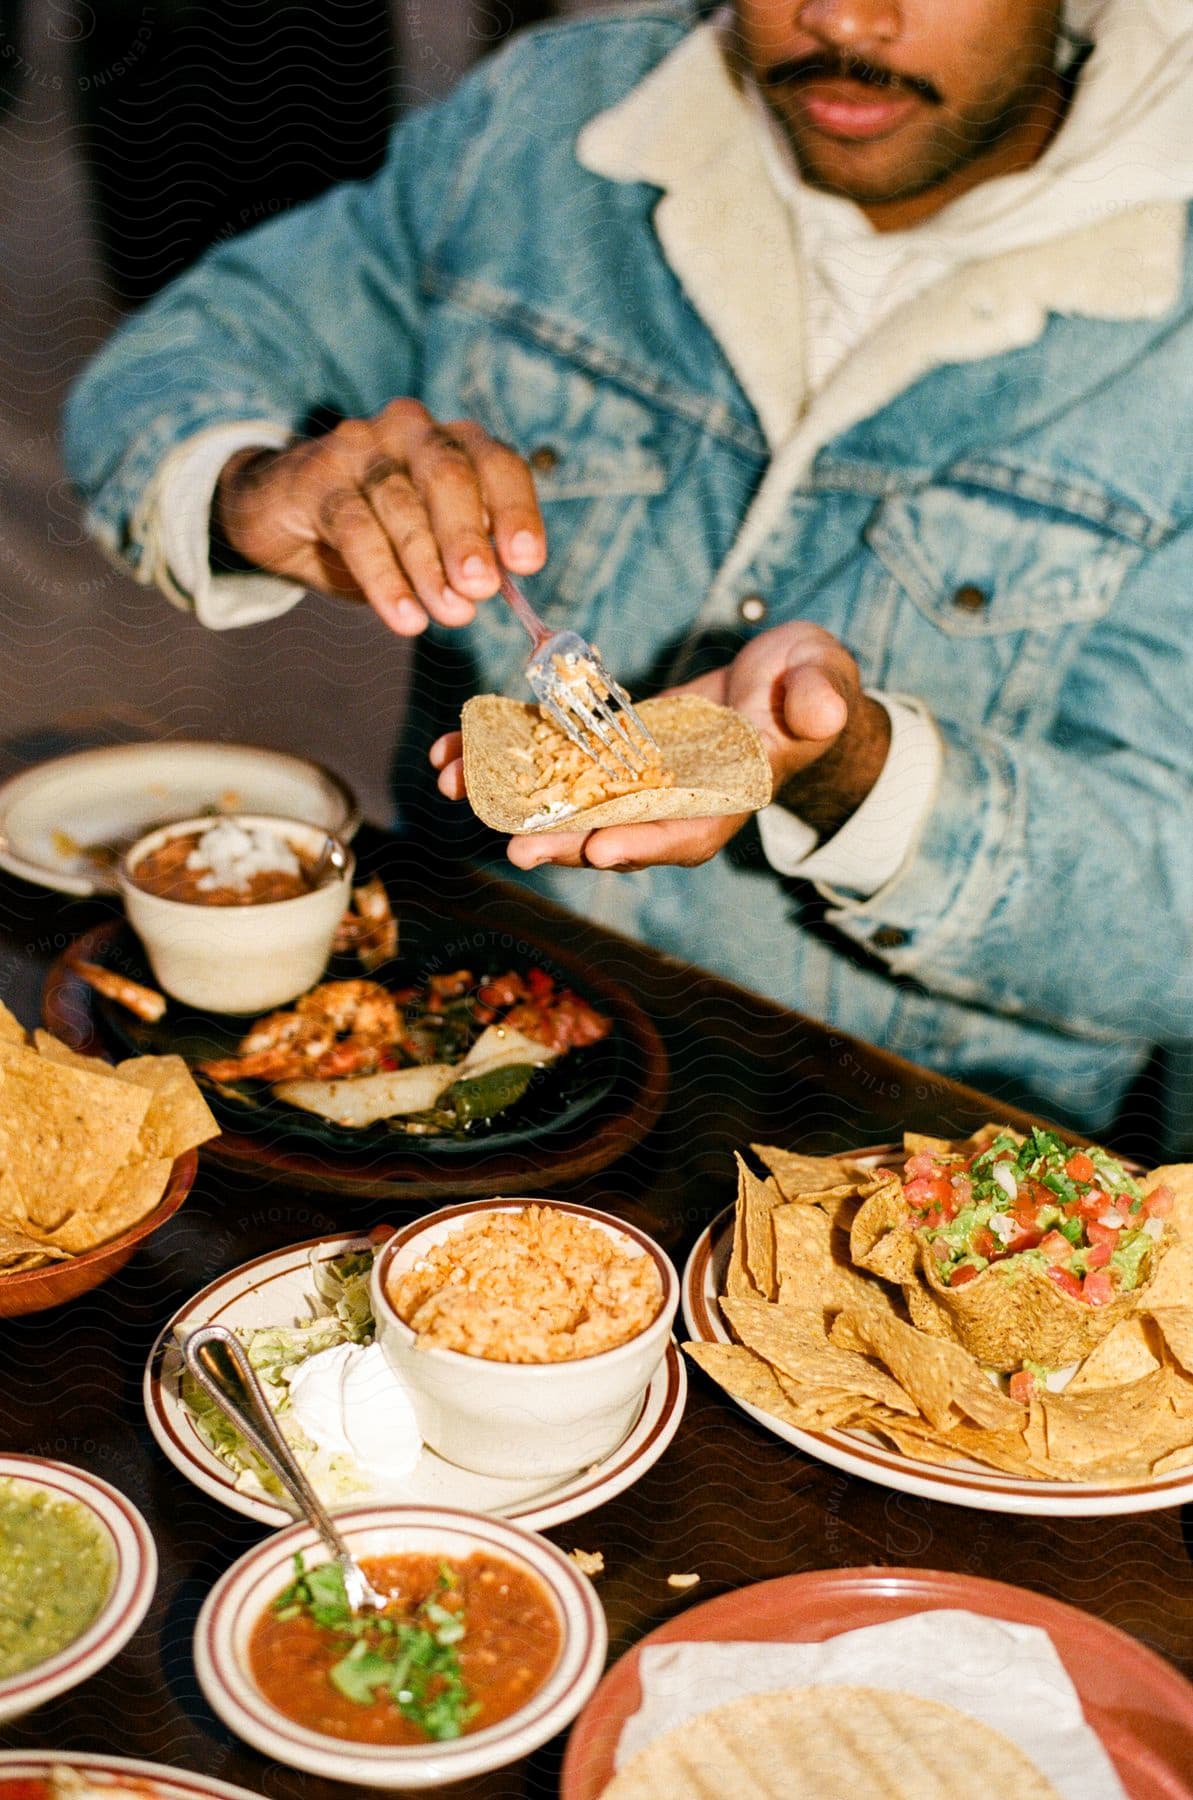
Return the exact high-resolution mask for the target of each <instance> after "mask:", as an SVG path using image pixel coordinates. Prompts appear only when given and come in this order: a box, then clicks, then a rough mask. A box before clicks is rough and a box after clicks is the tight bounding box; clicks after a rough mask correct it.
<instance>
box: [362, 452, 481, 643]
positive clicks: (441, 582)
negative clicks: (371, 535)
mask: <svg viewBox="0 0 1193 1800" xmlns="http://www.w3.org/2000/svg"><path fill="white" fill-rule="evenodd" d="M360 485H361V489H362V491H363V492H364V494H365V496H366V498H367V500H368V503H369V505H370V506H371V508H372V510H373V512H374V514H375V515H376V517H377V519H378V521H379V522H380V524H381V526H382V528H383V530H384V531H385V534H386V536H387V537H388V539H389V541H390V543H391V544H392V546H393V552H394V556H395V559H396V560H397V562H398V564H399V566H400V567H401V569H402V571H403V573H404V574H405V575H406V576H407V578H408V580H409V582H410V585H411V587H412V588H413V589H414V592H415V594H416V595H417V597H418V599H419V600H420V601H421V603H422V605H423V606H424V607H425V609H426V611H427V612H428V613H429V614H430V615H431V617H432V618H433V619H439V620H440V621H441V622H442V623H443V624H444V625H467V624H468V623H469V622H470V621H471V620H472V618H473V617H474V616H475V608H474V607H473V605H472V602H471V601H470V600H467V599H465V598H464V596H463V595H460V594H457V593H455V592H453V590H452V588H451V587H450V585H449V583H448V579H447V575H446V573H445V572H444V567H443V562H442V560H441V558H440V555H439V545H438V543H437V542H436V534H435V531H434V530H433V528H432V522H431V520H430V519H429V518H428V516H427V509H426V507H425V506H424V505H423V502H422V500H421V498H420V497H419V494H418V491H417V489H416V488H415V486H414V483H413V482H412V481H411V479H410V477H409V476H408V475H407V474H406V472H405V470H404V469H402V468H401V467H400V465H399V464H398V463H397V462H395V461H394V459H393V458H392V457H390V456H378V457H377V458H375V459H374V461H373V462H372V463H371V464H370V465H369V466H368V467H367V468H366V469H365V471H364V473H363V475H362V476H361V478H360Z"/></svg>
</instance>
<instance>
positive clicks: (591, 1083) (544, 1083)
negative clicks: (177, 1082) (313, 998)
mask: <svg viewBox="0 0 1193 1800" xmlns="http://www.w3.org/2000/svg"><path fill="white" fill-rule="evenodd" d="M402 935H403V944H402V953H401V955H399V956H397V957H395V958H394V959H393V960H392V961H391V962H388V963H385V964H383V966H382V967H381V968H379V969H376V970H374V971H373V975H372V977H371V979H373V980H375V981H379V982H382V983H383V984H384V985H385V986H387V987H395V988H397V987H409V986H411V985H412V984H413V983H414V982H416V981H417V980H419V979H420V977H422V976H424V975H429V974H434V973H436V972H438V971H446V970H449V969H459V968H469V969H471V970H472V971H473V973H474V974H475V975H477V977H478V978H479V977H481V976H485V975H499V974H502V973H503V972H504V971H505V970H507V969H516V970H518V971H519V972H520V973H525V972H526V971H527V970H529V969H531V968H539V969H542V970H543V971H544V972H545V973H546V974H548V975H551V976H553V977H554V979H555V980H557V981H560V982H564V983H566V985H567V986H568V987H570V988H572V989H573V990H574V991H575V992H576V993H577V994H579V995H580V996H581V998H582V999H584V1000H587V1001H589V1002H590V1004H591V1005H593V1006H595V1007H596V1008H597V1010H598V1011H600V1012H602V1013H604V1014H605V1016H606V1017H611V1016H612V1015H611V1014H610V1011H609V1006H608V1002H607V1001H605V1000H603V999H602V998H601V996H600V995H599V994H598V993H596V992H594V991H592V990H590V989H588V988H586V987H585V985H584V983H583V981H582V980H580V979H578V978H577V977H576V976H575V975H574V973H573V972H572V971H571V970H570V969H566V968H564V967H563V966H562V965H561V964H559V963H556V962H555V961H553V960H552V958H551V957H550V956H549V955H547V954H545V953H543V952H541V951H539V950H537V949H531V948H530V946H528V945H527V944H525V943H524V942H522V941H520V940H511V938H510V936H509V934H508V933H506V934H501V933H498V932H495V931H490V930H488V929H487V928H485V927H475V928H473V927H464V926H461V927H459V928H458V929H457V930H456V931H455V932H454V933H453V934H452V935H451V936H450V937H449V936H446V935H441V936H439V937H438V938H432V937H431V936H430V935H429V934H424V935H423V937H422V941H421V942H419V941H418V937H419V934H418V933H417V932H415V931H414V930H411V929H408V928H407V926H406V925H405V923H403V926H402ZM511 941H512V942H513V947H512V948H511ZM100 961H102V962H103V963H104V964H105V965H106V966H107V967H109V968H113V969H118V970H119V971H120V973H121V974H123V975H129V976H131V977H132V979H133V980H134V981H143V982H146V983H147V984H148V985H149V986H151V987H152V986H153V985H154V981H153V976H152V974H151V972H150V969H149V965H148V963H147V962H146V960H145V954H144V952H143V950H142V949H141V945H140V942H139V940H138V939H137V938H136V936H135V935H134V934H133V932H132V931H131V930H129V929H128V928H127V927H125V928H124V929H123V930H121V931H120V932H119V934H118V935H117V936H116V937H114V938H113V939H112V940H111V942H110V943H109V944H108V945H106V946H105V947H104V949H103V951H102V953H101V955H100ZM363 973H364V971H363V970H362V969H361V966H360V964H359V962H358V961H357V960H356V958H355V957H352V956H338V957H333V958H332V959H331V961H330V962H329V963H328V965H327V969H326V971H325V973H324V976H323V979H324V980H328V981H335V980H351V979H353V978H355V977H359V976H360V975H362V974H363ZM95 1012H96V1017H97V1018H98V1019H99V1021H100V1023H101V1025H102V1027H103V1030H104V1034H105V1036H106V1037H107V1038H108V1039H109V1040H110V1042H111V1044H112V1046H113V1048H114V1049H115V1050H116V1051H117V1052H125V1053H128V1054H130V1055H137V1056H145V1055H155V1056H164V1055H168V1054H173V1055H176V1056H181V1057H182V1058H183V1059H184V1060H185V1061H186V1062H188V1063H190V1064H191V1065H192V1066H193V1065H194V1064H196V1063H200V1062H205V1061H207V1060H209V1059H212V1058H215V1057H223V1056H234V1055H235V1054H236V1046H237V1045H238V1043H239V1042H240V1040H241V1038H242V1037H243V1036H244V1035H245V1033H246V1031H247V1030H248V1028H249V1026H250V1025H251V1024H252V1022H253V1018H254V1017H257V1016H259V1015H256V1014H253V1015H250V1016H248V1017H245V1018H238V1017H234V1016H232V1015H231V1014H227V1013H205V1012H198V1011H196V1010H195V1009H193V1008H191V1007H185V1006H183V1005H182V1004H181V1003H180V1002H179V1001H176V1000H171V1001H170V1003H169V1005H168V1006H167V1008H166V1011H165V1014H164V1016H163V1017H162V1018H161V1019H159V1020H158V1021H157V1022H156V1023H153V1024H150V1023H148V1022H146V1021H145V1020H143V1019H138V1018H136V1017H135V1016H134V1014H132V1013H130V1012H127V1011H126V1010H125V1009H124V1007H122V1006H117V1005H116V1003H115V1002H114V1001H111V1000H106V999H104V998H103V996H102V995H98V994H97V995H96V996H95ZM624 1057H625V1039H624V1034H623V1033H622V1032H621V1031H620V1029H619V1027H618V1023H617V1020H616V1018H614V1019H613V1029H612V1030H611V1031H610V1033H609V1035H608V1037H606V1038H602V1039H601V1041H600V1043H597V1044H589V1045H586V1046H585V1047H584V1048H583V1049H579V1050H569V1051H568V1052H567V1054H566V1055H565V1056H561V1057H559V1058H558V1060H557V1061H555V1062H553V1063H549V1064H548V1065H547V1066H546V1067H545V1068H543V1069H540V1070H538V1071H537V1072H536V1074H535V1075H534V1076H533V1077H532V1078H531V1082H530V1086H529V1087H528V1088H527V1090H526V1092H525V1094H523V1096H522V1098H521V1099H520V1100H518V1101H517V1102H516V1103H515V1104H514V1105H513V1106H509V1107H507V1108H506V1109H505V1110H504V1111H503V1112H501V1113H499V1114H498V1115H497V1117H496V1118H494V1119H492V1120H490V1121H487V1122H485V1121H477V1122H476V1123H474V1124H473V1125H472V1126H471V1127H470V1128H469V1129H468V1131H467V1132H466V1133H460V1134H451V1135H449V1134H446V1133H445V1134H439V1135H423V1134H421V1133H411V1132H404V1131H399V1130H395V1129H394V1128H393V1127H391V1126H387V1125H385V1124H377V1125H368V1126H362V1127H360V1128H358V1129H352V1128H350V1127H347V1126H344V1125H336V1124H334V1123H333V1121H332V1120H330V1119H321V1118H319V1117H318V1115H317V1114H315V1113H307V1112H302V1111H300V1109H299V1108H298V1107H295V1106H287V1105H286V1104H285V1102H284V1101H281V1100H278V1099H276V1098H275V1097H274V1095H273V1094H272V1093H271V1091H270V1090H269V1088H267V1087H264V1086H259V1085H254V1087H253V1089H252V1091H251V1093H250V1092H249V1090H248V1089H247V1088H246V1090H245V1095H246V1097H245V1099H243V1100H240V1099H236V1098H232V1097H230V1096H229V1094H228V1092H227V1090H226V1089H216V1088H213V1087H212V1086H211V1084H210V1083H209V1082H205V1081H204V1080H203V1077H202V1076H199V1077H198V1079H199V1081H200V1083H201V1084H202V1086H203V1089H204V1093H205V1096H206V1098H207V1102H208V1104H209V1105H210V1107H211V1110H212V1112H213V1113H214V1114H215V1116H216V1118H217V1119H218V1120H219V1121H220V1123H221V1124H222V1125H226V1126H227V1127H228V1129H229V1130H230V1131H235V1132H237V1133H238V1134H240V1135H241V1136H258V1135H260V1136H263V1137H269V1138H270V1139H271V1140H272V1141H273V1142H275V1143H276V1142H278V1140H279V1138H282V1137H287V1138H290V1139H295V1138H302V1139H305V1140H306V1141H307V1142H311V1143H315V1144H318V1145H320V1146H321V1147H322V1148H324V1149H330V1150H341V1151H345V1150H350V1151H352V1152H354V1153H355V1152H360V1151H372V1150H377V1151H390V1152H393V1151H394V1150H399V1149H404V1150H407V1151H418V1152H420V1153H421V1152H426V1153H427V1154H428V1155H433V1156H460V1155H467V1154H468V1152H469V1151H473V1150H485V1151H492V1150H504V1149H512V1148H515V1147H516V1146H518V1145H520V1144H528V1143H532V1142H534V1140H535V1139H537V1138H540V1137H544V1136H546V1135H547V1134H548V1133H549V1132H553V1131H559V1130H560V1129H562V1127H563V1126H565V1125H571V1124H574V1123H575V1122H576V1120H578V1119H580V1118H582V1117H583V1115H584V1114H585V1113H587V1112H589V1111H591V1109H592V1108H593V1107H594V1106H596V1105H597V1103H598V1101H601V1100H603V1099H604V1098H605V1096H606V1095H607V1094H608V1093H609V1092H610V1091H611V1089H612V1088H613V1085H614V1083H615V1082H616V1080H617V1077H618V1075H619V1074H620V1072H621V1068H622V1064H623V1061H624Z"/></svg>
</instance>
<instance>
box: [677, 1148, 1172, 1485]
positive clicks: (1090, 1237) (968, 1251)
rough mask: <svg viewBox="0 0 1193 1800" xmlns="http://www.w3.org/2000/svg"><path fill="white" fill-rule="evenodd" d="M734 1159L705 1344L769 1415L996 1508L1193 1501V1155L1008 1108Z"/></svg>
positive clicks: (796, 1432) (690, 1279) (708, 1354)
mask: <svg viewBox="0 0 1193 1800" xmlns="http://www.w3.org/2000/svg"><path fill="white" fill-rule="evenodd" d="M737 1164H738V1196H737V1201H736V1203H735V1205H734V1206H733V1207H730V1208H727V1209H726V1211H725V1212H724V1213H722V1214H721V1215H720V1216H719V1217H718V1218H717V1219H715V1220H714V1221H713V1223H712V1225H711V1226H709V1228H708V1229H707V1230H706V1231H705V1232H704V1234H703V1235H702V1236H701V1238H700V1239H699V1240H698V1242H697V1244H696V1246H695V1249H694V1250H693V1252H692V1255H691V1257H690V1258H689V1261H688V1265H687V1268H686V1270H685V1274H684V1314H685V1318H686V1320H687V1323H688V1328H689V1331H690V1332H691V1336H692V1340H693V1341H692V1342H690V1343H688V1344H686V1345H685V1349H686V1350H687V1352H688V1354H689V1355H690V1356H691V1357H692V1359H693V1361H694V1362H696V1363H697V1364H698V1365H699V1366H700V1367H701V1368H702V1369H703V1370H704V1371H705V1373H706V1374H708V1375H710V1376H711V1377H712V1379H713V1380H714V1381H716V1382H718V1383H719V1385H720V1386H721V1387H723V1388H724V1389H725V1391H726V1393H728V1394H729V1395H730V1397H731V1398H732V1399H734V1400H735V1401H736V1402H737V1404H738V1405H739V1406H741V1407H742V1408H743V1410H744V1411H746V1412H747V1413H749V1414H750V1415H751V1417H753V1418H755V1419H757V1420H759V1421H760V1422H761V1423H762V1424H764V1425H766V1426H767V1427H768V1428H769V1429H770V1430H772V1431H774V1432H775V1433H776V1435H777V1436H779V1437H781V1438H782V1439H784V1440H785V1441H786V1442H788V1443H791V1444H794V1445H796V1446H797V1447H798V1448H800V1449H802V1450H804V1451H806V1452H807V1453H808V1454H809V1455H812V1456H816V1457H818V1458H819V1459H820V1460H821V1461H824V1462H828V1463H830V1464H832V1465H833V1466H834V1467H837V1468H841V1469H844V1470H846V1471H847V1472H848V1473H851V1474H856V1475H863V1476H866V1477H868V1478H869V1479H870V1480H872V1481H877V1482H879V1483H881V1484H883V1485H885V1486H888V1487H893V1488H897V1489H900V1490H902V1491H904V1492H907V1493H912V1494H918V1495H922V1496H924V1497H926V1498H929V1499H937V1500H945V1501H949V1502H951V1503H953V1504H955V1505H963V1506H974V1507H978V1508H981V1509H984V1510H986V1511H994V1512H1020V1513H1040V1514H1053V1515H1057V1516H1069V1517H1088V1516H1094V1515H1099V1514H1110V1513H1129V1512H1141V1511H1147V1510H1151V1509H1153V1508H1157V1507H1164V1506H1174V1505H1180V1504H1182V1503H1183V1502H1184V1501H1186V1500H1189V1499H1193V1165H1189V1164H1175V1165H1170V1166H1168V1167H1166V1168H1159V1169H1154V1170H1151V1171H1149V1172H1147V1173H1140V1172H1133V1171H1132V1170H1131V1169H1129V1168H1128V1166H1127V1165H1125V1164H1123V1163H1122V1162H1121V1161H1120V1160H1119V1159H1118V1158H1115V1157H1113V1156H1112V1155H1111V1153H1110V1152H1108V1151H1103V1150H1101V1149H1100V1148H1099V1147H1098V1146H1088V1147H1085V1148H1081V1149H1078V1148H1077V1147H1076V1146H1068V1145H1063V1144H1062V1141H1061V1140H1059V1139H1058V1138H1056V1137H1055V1136H1054V1134H1051V1133H1046V1132H1042V1131H1041V1132H1034V1133H1032V1134H1031V1135H1030V1136H1029V1137H1027V1138H1024V1137H1023V1136H1022V1134H1019V1133H1016V1132H1013V1131H1011V1130H1010V1129H1009V1128H1006V1127H1000V1126H997V1125H992V1126H989V1127H985V1128H983V1130H982V1131H980V1132H978V1133H976V1134H975V1135H974V1136H973V1137H972V1138H969V1139H966V1140H964V1141H960V1142H954V1141H951V1140H946V1139H937V1138H923V1137H919V1136H917V1135H915V1134H909V1135H908V1138H907V1140H906V1141H905V1143H904V1145H903V1146H902V1147H898V1146H893V1145H892V1146H883V1147H880V1148H878V1149H872V1150H866V1151H858V1152H854V1153H849V1154H846V1155H844V1156H837V1157H811V1156H803V1155H800V1154H799V1153H796V1152H793V1151H788V1150H783V1149H780V1148H777V1147H774V1146H768V1145H752V1146H750V1160H749V1161H747V1160H746V1159H745V1158H744V1157H741V1156H739V1157H738V1159H737ZM1070 1170H1072V1171H1075V1173H1069V1172H1067V1171H1070ZM1112 1221H1113V1222H1112ZM962 1270H964V1271H967V1273H963V1274H959V1271H962ZM1053 1270H1054V1271H1055V1273H1054V1274H1052V1273H1050V1271H1053ZM1033 1352H1034V1354H1033ZM1062 1359H1063V1360H1062Z"/></svg>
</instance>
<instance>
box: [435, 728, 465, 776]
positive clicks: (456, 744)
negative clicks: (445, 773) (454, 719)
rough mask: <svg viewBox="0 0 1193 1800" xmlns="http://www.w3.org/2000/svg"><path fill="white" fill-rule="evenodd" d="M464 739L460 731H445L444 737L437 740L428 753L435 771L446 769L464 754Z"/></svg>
mask: <svg viewBox="0 0 1193 1800" xmlns="http://www.w3.org/2000/svg"><path fill="white" fill-rule="evenodd" d="M463 750H464V738H463V734H462V733H461V732H459V731H445V732H444V734H443V736H442V737H439V738H436V739H435V742H434V743H433V744H432V745H431V748H430V750H429V751H428V752H427V755H428V757H429V758H430V763H431V767H432V768H433V769H446V767H447V765H448V763H449V762H455V760H456V758H457V757H459V756H460V755H462V754H463Z"/></svg>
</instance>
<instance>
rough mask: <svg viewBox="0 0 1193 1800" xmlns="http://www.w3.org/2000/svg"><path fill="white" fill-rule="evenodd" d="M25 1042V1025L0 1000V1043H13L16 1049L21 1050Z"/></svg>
mask: <svg viewBox="0 0 1193 1800" xmlns="http://www.w3.org/2000/svg"><path fill="white" fill-rule="evenodd" d="M26 1042H27V1040H26V1037H25V1027H24V1026H23V1025H22V1024H21V1021H20V1020H19V1019H18V1018H17V1017H16V1015H15V1013H11V1012H9V1010H8V1008H7V1006H5V1004H4V1002H3V1000H0V1044H15V1045H16V1046H17V1048H18V1049H20V1050H23V1049H24V1048H25V1044H26Z"/></svg>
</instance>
